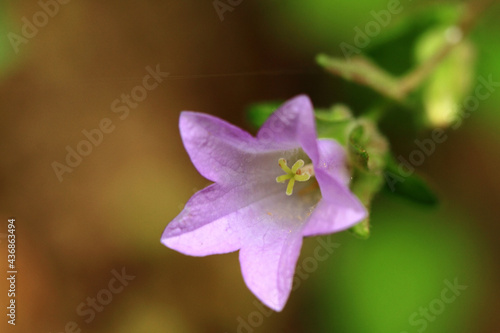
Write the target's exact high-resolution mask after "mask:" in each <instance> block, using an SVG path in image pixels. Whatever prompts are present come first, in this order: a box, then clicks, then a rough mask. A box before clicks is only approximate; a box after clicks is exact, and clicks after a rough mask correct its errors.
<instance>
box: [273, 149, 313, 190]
mask: <svg viewBox="0 0 500 333" xmlns="http://www.w3.org/2000/svg"><path fill="white" fill-rule="evenodd" d="M278 164H279V166H280V167H281V169H282V170H283V171H285V173H286V174H284V175H281V176H278V177H276V182H277V183H284V182H286V181H287V180H288V185H287V186H286V195H288V196H290V195H292V193H293V186H294V185H295V182H296V181H298V182H305V181H308V180H309V179H310V178H311V177H314V168H313V165H312V164H307V165H304V164H305V163H304V161H303V160H298V161H297V162H295V163H294V165H293V166H292V168H291V169H290V168H289V167H288V165H287V162H286V160H285V159H284V158H280V159H279V160H278Z"/></svg>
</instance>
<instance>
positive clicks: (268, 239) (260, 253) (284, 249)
mask: <svg viewBox="0 0 500 333" xmlns="http://www.w3.org/2000/svg"><path fill="white" fill-rule="evenodd" d="M301 229H302V228H300V227H299V228H295V229H293V230H290V231H285V230H280V229H274V230H268V232H267V233H266V234H265V237H264V238H262V239H259V240H258V241H257V240H256V241H255V242H253V243H252V244H244V245H243V247H242V249H241V250H240V263H241V271H242V274H243V279H244V280H245V283H246V284H247V286H248V288H249V289H250V290H251V291H252V292H253V293H254V294H255V296H257V297H258V298H259V299H260V300H261V301H262V302H263V303H264V304H266V305H267V306H268V307H270V308H271V309H273V310H275V311H281V310H282V309H283V307H284V306H285V303H286V301H287V299H288V296H289V295H290V291H291V290H292V282H293V275H294V272H295V266H296V264H297V260H298V258H299V254H300V249H301V247H302V234H301Z"/></svg>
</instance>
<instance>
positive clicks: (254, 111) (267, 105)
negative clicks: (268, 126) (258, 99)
mask: <svg viewBox="0 0 500 333" xmlns="http://www.w3.org/2000/svg"><path fill="white" fill-rule="evenodd" d="M281 104H282V102H278V101H272V102H264V103H255V104H252V105H250V106H248V107H247V110H246V116H247V120H248V122H249V123H250V125H252V126H253V127H255V128H260V127H261V126H262V125H263V124H264V123H265V122H266V120H267V118H269V117H270V116H271V115H272V114H273V112H274V111H276V109H278V108H279V107H280V105H281Z"/></svg>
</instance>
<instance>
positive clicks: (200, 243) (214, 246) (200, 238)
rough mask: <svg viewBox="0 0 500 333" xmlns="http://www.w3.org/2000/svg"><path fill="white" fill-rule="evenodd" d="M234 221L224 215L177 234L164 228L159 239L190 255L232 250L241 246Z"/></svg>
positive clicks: (200, 255)
mask: <svg viewBox="0 0 500 333" xmlns="http://www.w3.org/2000/svg"><path fill="white" fill-rule="evenodd" d="M234 221H235V219H234V218H230V216H226V217H223V218H220V219H218V220H216V221H213V222H210V223H208V224H205V225H203V226H202V227H200V228H198V229H195V230H193V231H189V232H186V233H182V234H179V235H178V236H170V235H169V232H168V230H167V229H166V230H165V232H164V233H163V236H162V239H161V241H162V243H163V244H164V245H165V246H167V247H169V248H171V249H173V250H176V251H178V252H181V253H184V254H187V255H190V256H198V257H202V256H208V255H212V254H222V253H229V252H234V251H237V250H238V249H239V248H240V247H241V244H240V238H239V235H238V233H237V228H234V223H233V222H234Z"/></svg>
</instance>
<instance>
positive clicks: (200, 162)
mask: <svg viewBox="0 0 500 333" xmlns="http://www.w3.org/2000/svg"><path fill="white" fill-rule="evenodd" d="M179 123H180V124H179V127H180V132H181V136H182V140H183V142H184V146H185V148H186V150H187V152H188V154H189V156H190V158H191V161H192V162H193V164H194V166H195V167H196V169H197V170H198V171H199V172H200V174H201V175H202V176H204V177H205V178H207V179H208V180H210V181H212V182H214V184H212V185H210V186H208V187H206V188H205V189H203V190H201V191H199V192H197V193H196V194H194V195H193V197H191V199H190V200H189V201H188V202H187V204H186V206H185V208H184V210H183V211H182V212H181V213H180V214H179V215H178V216H177V217H176V218H175V219H174V220H173V221H172V222H170V224H169V225H168V226H167V228H166V229H165V231H164V233H163V235H162V243H163V244H164V245H166V246H167V247H169V248H171V249H174V250H177V251H179V252H181V253H184V254H187V255H192V256H206V255H212V254H221V253H228V252H233V251H237V250H239V251H240V252H239V258H240V264H241V270H242V273H243V278H244V280H245V283H246V284H247V286H248V287H249V288H250V290H251V291H252V292H253V293H254V294H255V295H256V296H257V297H258V298H259V299H260V300H261V301H262V302H263V303H264V304H266V305H267V306H268V307H270V308H271V309H273V310H275V311H281V310H282V309H283V307H284V306H285V303H286V301H287V299H288V296H289V295H290V291H291V288H292V280H293V275H294V272H295V266H296V264H297V260H298V257H299V254H300V249H301V247H302V238H303V237H304V236H313V235H323V234H330V233H334V232H338V231H341V230H344V229H347V228H349V227H351V226H353V225H354V224H356V223H357V222H359V221H361V220H362V219H364V218H365V217H366V215H367V212H366V209H365V207H364V206H363V205H362V204H361V203H360V201H359V200H358V199H357V198H356V196H355V195H354V194H352V193H351V192H350V190H349V187H348V184H349V179H350V177H349V173H348V170H347V168H346V154H345V151H344V149H343V148H342V147H341V146H340V145H339V144H338V143H337V142H336V141H334V140H330V139H318V138H317V135H316V128H315V120H314V111H313V107H312V104H311V102H310V100H309V98H308V97H307V96H304V95H301V96H298V97H295V98H293V99H291V100H289V101H288V102H286V103H285V104H284V105H282V106H281V107H280V108H279V109H278V110H277V111H276V112H274V113H273V114H272V115H271V117H270V118H269V119H268V120H267V121H266V123H264V125H263V126H262V127H261V129H260V130H259V132H258V134H257V136H256V137H254V136H252V135H251V134H249V133H247V132H245V131H243V130H242V129H240V128H238V127H235V126H233V125H231V124H229V123H227V122H225V121H223V120H220V119H218V118H216V117H213V116H209V115H206V114H202V113H197V112H189V111H185V112H182V114H181V116H180V122H179ZM288 165H290V166H291V168H290V167H289V166H288Z"/></svg>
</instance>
